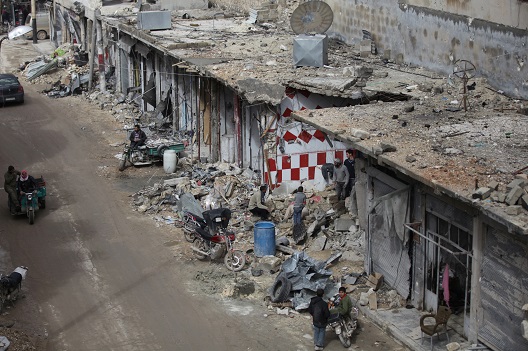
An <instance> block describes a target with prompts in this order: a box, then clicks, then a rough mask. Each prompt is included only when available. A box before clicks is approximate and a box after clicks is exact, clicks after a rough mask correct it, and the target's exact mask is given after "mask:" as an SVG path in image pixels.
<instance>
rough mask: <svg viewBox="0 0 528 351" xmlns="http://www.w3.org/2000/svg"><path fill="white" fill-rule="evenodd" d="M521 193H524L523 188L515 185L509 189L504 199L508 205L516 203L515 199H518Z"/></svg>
mask: <svg viewBox="0 0 528 351" xmlns="http://www.w3.org/2000/svg"><path fill="white" fill-rule="evenodd" d="M512 183H513V182H512ZM510 184H511V183H510ZM508 185H509V184H508ZM523 194H524V190H523V189H522V188H521V187H519V186H518V185H516V186H514V187H513V188H512V189H511V190H510V192H509V193H508V195H507V196H506V200H505V201H506V203H507V204H508V205H510V206H513V205H515V204H516V203H517V200H519V198H520V197H521V196H523Z"/></svg>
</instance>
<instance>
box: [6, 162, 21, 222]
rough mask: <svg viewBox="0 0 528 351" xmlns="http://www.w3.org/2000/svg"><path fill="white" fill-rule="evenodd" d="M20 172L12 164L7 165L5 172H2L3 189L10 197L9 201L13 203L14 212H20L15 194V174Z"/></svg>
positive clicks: (17, 174)
mask: <svg viewBox="0 0 528 351" xmlns="http://www.w3.org/2000/svg"><path fill="white" fill-rule="evenodd" d="M19 175H20V172H19V171H17V170H16V169H15V167H13V166H9V167H7V172H6V173H5V174H4V190H5V192H6V193H8V194H9V196H10V197H11V201H12V202H13V204H14V205H15V208H16V212H20V201H18V195H17V191H16V188H17V176H19Z"/></svg>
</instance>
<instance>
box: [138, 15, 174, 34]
mask: <svg viewBox="0 0 528 351" xmlns="http://www.w3.org/2000/svg"><path fill="white" fill-rule="evenodd" d="M137 27H138V29H145V30H165V29H171V14H170V11H141V12H138V14H137Z"/></svg>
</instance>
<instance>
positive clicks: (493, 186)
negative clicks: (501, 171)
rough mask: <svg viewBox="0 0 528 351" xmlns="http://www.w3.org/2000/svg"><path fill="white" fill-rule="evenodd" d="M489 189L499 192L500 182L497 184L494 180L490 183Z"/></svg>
mask: <svg viewBox="0 0 528 351" xmlns="http://www.w3.org/2000/svg"><path fill="white" fill-rule="evenodd" d="M488 188H490V189H493V190H498V189H499V182H496V181H494V180H492V181H491V182H489V184H488Z"/></svg>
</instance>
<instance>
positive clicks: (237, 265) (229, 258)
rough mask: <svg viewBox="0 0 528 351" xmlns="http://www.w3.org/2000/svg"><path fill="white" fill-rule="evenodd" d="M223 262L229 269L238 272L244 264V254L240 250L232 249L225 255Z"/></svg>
mask: <svg viewBox="0 0 528 351" xmlns="http://www.w3.org/2000/svg"><path fill="white" fill-rule="evenodd" d="M224 263H225V265H226V267H227V269H229V270H230V271H233V272H239V271H241V270H242V269H244V266H245V265H246V255H244V253H243V252H242V251H240V250H233V251H232V252H230V253H228V254H227V255H225V257H224Z"/></svg>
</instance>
